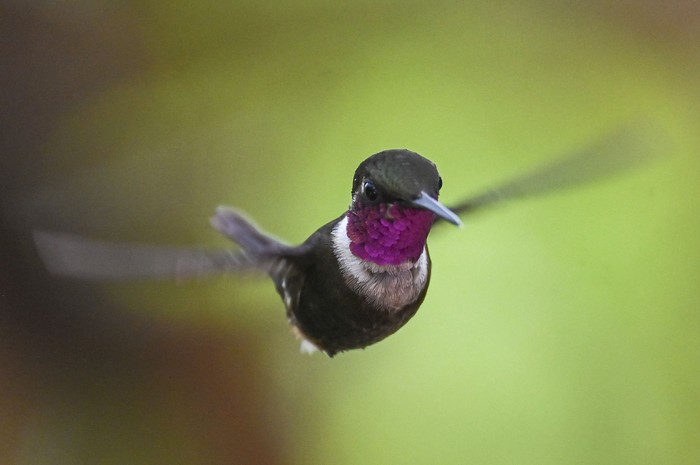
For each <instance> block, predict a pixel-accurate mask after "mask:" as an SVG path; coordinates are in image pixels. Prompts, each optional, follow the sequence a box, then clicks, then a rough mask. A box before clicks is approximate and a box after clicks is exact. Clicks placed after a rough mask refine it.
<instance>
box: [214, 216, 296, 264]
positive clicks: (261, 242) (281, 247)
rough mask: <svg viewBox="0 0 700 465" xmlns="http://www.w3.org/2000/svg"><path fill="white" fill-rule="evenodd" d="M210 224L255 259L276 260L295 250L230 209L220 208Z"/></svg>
mask: <svg viewBox="0 0 700 465" xmlns="http://www.w3.org/2000/svg"><path fill="white" fill-rule="evenodd" d="M210 223H211V225H212V226H213V227H214V229H216V230H217V231H219V232H220V233H221V234H223V235H224V236H226V237H228V238H229V239H231V240H232V241H234V242H235V243H237V244H238V245H239V246H241V248H242V249H243V250H244V251H245V252H246V253H247V254H250V255H252V256H253V257H258V258H275V257H279V256H280V255H283V254H285V253H288V252H290V251H291V250H292V249H293V248H292V247H290V246H289V245H287V244H285V243H284V242H282V241H280V240H279V239H277V238H275V237H273V236H272V235H270V234H268V233H267V232H265V231H263V230H262V229H260V228H259V227H258V226H256V225H255V223H253V221H252V220H250V219H249V218H248V217H246V215H245V214H243V213H242V212H240V211H238V210H236V209H233V208H230V207H223V206H221V207H218V208H217V209H216V214H215V215H214V216H213V217H211V219H210Z"/></svg>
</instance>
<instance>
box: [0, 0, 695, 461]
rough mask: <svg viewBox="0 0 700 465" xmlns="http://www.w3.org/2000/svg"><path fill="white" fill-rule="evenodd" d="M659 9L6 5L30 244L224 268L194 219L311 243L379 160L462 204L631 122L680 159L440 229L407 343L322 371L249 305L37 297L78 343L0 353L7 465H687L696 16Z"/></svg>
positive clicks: (191, 289)
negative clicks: (237, 216) (244, 214)
mask: <svg viewBox="0 0 700 465" xmlns="http://www.w3.org/2000/svg"><path fill="white" fill-rule="evenodd" d="M663 5H664V8H661V7H660V6H659V5H656V4H655V2H651V1H643V2H632V1H626V2H605V1H602V0H601V1H596V2H570V3H565V4H564V3H556V2H549V1H547V0H539V1H537V0H533V1H527V2H522V3H512V2H500V1H498V2H455V1H439V2H431V3H425V2H397V1H389V0H387V1H380V2H362V1H358V2H350V3H346V4H341V3H328V2H321V1H317V0H316V1H313V0H307V1H301V2H287V3H278V2H250V1H249V2H242V1H239V2H225V1H220V0H216V1H214V0H209V1H205V2H185V1H179V0H175V1H170V2H160V1H155V0H151V1H145V2H114V3H110V2H71V3H69V4H66V3H65V2H62V3H61V4H60V5H59V4H54V3H52V2H37V3H36V4H33V5H32V6H29V4H26V5H25V4H23V3H21V2H14V3H12V6H6V7H1V6H0V16H2V17H4V19H3V20H2V21H3V22H2V24H3V26H2V27H3V28H4V30H5V34H6V35H7V36H8V39H14V40H8V41H7V43H8V44H11V48H7V49H5V52H4V53H6V55H7V57H8V58H7V60H8V61H7V62H8V63H9V64H12V66H10V67H8V68H7V70H9V71H8V72H7V74H6V79H8V85H7V86H4V87H5V89H9V90H8V91H7V92H8V94H7V95H6V96H5V98H6V99H7V102H9V103H8V104H7V105H6V106H5V114H4V115H3V118H4V121H5V123H6V124H4V126H5V127H4V129H3V131H4V132H6V134H7V135H8V136H12V137H8V138H7V139H6V140H7V141H8V142H5V144H7V145H6V146H5V150H4V153H6V154H8V156H7V157H5V156H4V155H3V157H5V160H4V161H3V165H2V166H3V168H4V169H3V173H4V174H3V175H2V182H3V184H4V188H3V189H4V190H3V204H2V206H3V215H4V219H5V221H6V222H7V223H10V222H12V224H15V225H16V227H15V228H16V230H17V231H19V232H18V233H17V234H18V235H20V236H21V235H22V234H23V232H22V231H24V233H26V231H27V230H29V229H30V228H32V227H44V228H52V229H60V230H66V231H70V232H76V233H80V234H85V235H90V236H94V237H101V238H104V239H110V240H118V241H141V242H166V243H176V244H194V243H201V244H208V245H225V244H226V242H225V240H224V239H223V238H220V237H217V235H216V234H215V233H214V232H213V231H212V230H211V228H209V226H208V223H207V218H208V216H209V215H210V214H211V213H212V212H213V210H214V208H215V207H216V206H217V205H219V204H231V205H235V206H238V207H240V208H243V209H244V210H246V211H248V212H250V214H251V215H252V216H253V217H254V218H255V219H256V220H257V221H258V222H259V224H260V225H262V226H263V227H264V228H266V229H268V230H270V231H273V232H275V233H277V234H279V235H280V236H281V237H283V238H285V239H288V240H289V241H290V242H299V241H302V240H304V239H305V238H306V237H307V236H308V235H309V234H310V233H311V232H313V230H314V229H315V228H317V227H319V226H321V225H322V224H324V223H325V222H327V221H329V220H331V219H332V218H335V217H336V216H338V215H339V214H340V213H342V211H343V210H344V209H345V208H346V207H347V205H348V203H349V201H350V196H349V192H350V187H351V177H352V173H353V171H354V169H355V167H356V165H357V164H358V163H359V162H360V161H361V160H363V159H364V158H365V157H366V156H368V155H370V154H372V153H375V152H377V151H380V150H383V149H386V148H393V147H407V148H410V149H412V150H416V151H418V152H420V153H422V154H423V155H425V156H427V157H428V158H430V159H432V160H433V161H435V162H436V163H437V165H438V167H439V168H440V170H441V173H442V176H443V178H444V180H445V187H444V188H443V197H442V198H443V200H444V201H445V202H446V203H447V204H450V203H451V202H454V201H457V200H458V199H460V198H462V197H463V196H464V195H466V194H468V193H471V192H474V191H477V190H478V189H480V188H483V187H486V186H488V185H489V183H491V182H494V181H498V180H500V179H502V178H504V177H506V176H507V175H510V174H513V173H517V172H519V171H521V170H524V169H528V168H530V167H531V166H533V165H536V164H538V163H542V162H544V161H546V160H548V159H549V158H551V157H553V156H556V155H557V154H559V153H561V152H564V151H567V150H573V149H575V148H576V147H579V146H581V145H583V144H585V143H587V142H588V141H590V140H592V139H595V138H596V137H597V136H599V135H600V134H603V133H606V132H608V131H609V130H610V129H612V128H615V127H617V126H619V125H622V124H625V123H627V122H629V121H631V120H635V119H636V118H639V117H644V118H648V119H651V120H653V121H654V122H656V123H657V124H658V125H660V126H661V127H662V128H663V130H664V131H665V132H667V133H668V135H669V138H670V139H672V141H673V144H672V146H671V147H670V148H669V150H668V153H664V154H662V155H663V156H664V157H663V158H664V159H663V160H661V161H660V162H658V163H657V164H655V165H654V166H652V167H649V169H646V170H643V171H640V172H636V173H634V174H632V175H629V176H626V177H624V178H620V179H616V180H614V181H612V182H609V183H605V184H602V185H599V186H591V187H586V188H582V189H580V190H577V191H575V192H567V193H562V194H560V195H555V196H550V197H547V198H543V199H537V200H527V201H524V202H521V203H519V204H517V205H513V206H507V207H505V208H500V209H497V210H496V211H494V212H489V213H485V214H481V215H478V216H475V217H474V218H470V219H468V220H467V226H466V228H465V229H463V230H453V229H447V228H445V229H444V230H440V231H436V232H435V234H433V235H432V236H431V238H430V246H431V254H432V257H433V263H434V271H433V277H432V284H431V289H430V292H429V293H428V298H427V300H426V302H425V303H424V305H423V307H422V309H421V311H420V312H419V313H418V315H417V316H416V318H415V319H414V320H413V321H412V322H411V323H410V324H409V325H408V326H407V327H406V328H404V329H403V330H401V331H400V332H399V333H397V334H396V335H394V336H392V337H391V338H389V339H388V340H386V341H384V342H382V343H380V344H378V345H376V346H373V347H370V348H368V349H366V350H364V351H355V352H352V353H347V354H341V355H339V356H337V357H336V358H335V359H333V360H329V359H327V358H324V356H321V355H316V356H314V357H311V358H309V357H306V356H300V355H299V354H298V349H297V343H296V342H295V341H294V339H293V337H292V336H291V335H290V334H289V331H288V329H287V325H286V322H285V318H284V313H283V305H282V303H281V302H280V301H279V298H278V297H277V295H276V294H275V292H274V289H273V287H272V286H271V285H270V283H269V282H268V281H266V280H264V279H261V280H257V279H251V277H245V278H242V279H239V278H237V277H222V278H219V279H215V280H213V281H209V282H193V283H136V284H134V283H131V284H124V283H121V284H110V285H103V286H95V285H88V284H81V283H68V282H65V281H60V280H51V281H49V280H48V278H46V277H45V276H42V275H41V272H40V271H37V272H36V273H38V276H39V278H37V281H38V282H41V283H42V284H41V286H44V287H42V288H41V289H44V290H47V297H46V298H45V299H44V300H41V301H39V302H38V303H37V302H36V301H35V303H36V304H37V305H43V306H44V307H45V309H44V310H43V311H46V312H49V311H52V310H51V309H57V308H61V309H62V310H61V312H62V313H60V315H61V316H59V317H56V318H55V319H52V320H51V321H62V322H64V321H67V320H70V321H71V325H73V326H68V328H69V329H68V330H65V331H63V332H59V336H58V339H57V340H56V341H54V342H53V343H46V345H44V343H43V342H42V343H41V344H38V345H36V344H35V343H36V340H35V339H32V337H34V336H31V337H30V336H27V334H36V331H37V330H36V328H35V327H34V326H32V325H33V324H35V322H34V320H31V321H29V323H27V321H25V320H22V321H24V323H23V324H24V325H25V326H23V328H25V330H24V331H26V332H22V331H19V330H18V331H15V332H14V334H11V335H10V336H8V337H7V338H5V340H6V343H3V346H2V347H5V346H7V349H6V350H4V352H3V356H2V358H1V360H0V361H2V362H3V363H2V364H1V365H0V367H4V368H2V369H3V370H4V371H5V373H6V374H7V376H5V375H3V377H4V378H6V381H4V382H3V383H4V384H2V385H1V386H0V389H2V392H4V393H5V398H6V399H7V400H5V401H3V403H0V408H2V409H3V410H4V412H5V413H6V415H5V416H6V419H5V420H2V416H1V415H2V413H0V421H2V425H0V428H1V430H2V431H1V432H2V433H3V437H11V438H14V439H13V441H12V445H8V446H6V448H5V449H2V450H0V453H3V454H4V455H3V458H4V459H3V460H2V462H3V463H18V464H41V463H51V464H62V463H65V464H74V463H115V464H117V463H133V464H136V463H144V464H145V463H154V464H155V463H171V464H176V463H183V464H184V463H188V464H195V463H207V464H211V463H293V464H311V463H334V464H345V463H347V464H354V463H376V464H386V463H416V464H425V463H441V464H452V463H454V464H457V463H488V464H510V463H518V464H530V463H531V464H538V465H544V464H561V463H567V464H616V465H619V464H658V463H674V464H695V463H698V462H700V442H698V437H700V397H699V396H698V392H700V369H699V368H698V367H699V365H698V360H700V342H698V341H700V338H699V337H698V334H699V331H700V313H699V310H700V295H699V291H698V282H700V268H699V267H698V263H700V237H699V236H698V229H699V228H698V227H699V226H700V215H698V211H699V210H698V200H697V199H698V198H699V196H700V183H698V173H699V172H700V159H699V158H698V153H699V151H700V137H699V136H700V131H699V127H698V121H700V111H699V110H698V109H699V108H700V105H699V104H700V87H699V86H698V82H699V81H698V78H699V77H700V45H698V44H700V41H698V40H697V39H698V37H697V36H698V28H699V27H700V9H698V8H695V7H693V6H692V5H693V3H692V2H680V1H679V2H666V3H663ZM7 50H10V51H9V52H8V51H7ZM10 91H12V92H15V94H12V95H18V96H19V97H11V96H10V93H9V92H10ZM12 143H15V145H12ZM27 154H31V157H30V158H22V157H24V156H25V155H27ZM12 155H14V156H12ZM26 160H30V161H26ZM8 270H9V268H8ZM7 275H8V276H10V277H11V276H12V272H11V271H8V272H7ZM8 282H11V280H10V279H9V278H8ZM0 284H1V283H0ZM37 285H38V284H37ZM7 289H10V290H11V288H10V287H8V288H7ZM35 294H36V293H35ZM41 294H42V295H43V293H41ZM2 295H3V298H4V296H5V294H2ZM11 304H12V302H10V300H7V301H5V303H4V306H9V305H11ZM4 306H3V308H5V307H4ZM44 307H42V308H44ZM39 315H42V314H41V313H39ZM41 318H44V317H43V316H42V317H41ZM61 324H63V323H61ZM26 325H29V326H28V328H29V329H28V330H26V328H27V326H26ZM75 327H79V328H80V331H79V332H80V334H81V336H80V337H81V338H82V339H80V340H81V342H80V344H78V343H76V342H75V339H76V337H75V335H74V333H72V332H71V331H74V330H75ZM7 328H9V329H8V330H6V331H5V333H8V334H10V333H12V331H11V330H12V328H14V327H13V326H9V327H7ZM41 334H43V333H41ZM37 339H43V336H42V337H38V338H37ZM52 344H53V345H52ZM65 346H70V347H73V346H75V348H74V350H67V351H65V352H63V351H62V349H57V348H63V347H65ZM18 347H19V348H18ZM21 347H31V349H21ZM27 354H30V355H27ZM3 451H4V452H3Z"/></svg>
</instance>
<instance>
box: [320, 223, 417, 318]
mask: <svg viewBox="0 0 700 465" xmlns="http://www.w3.org/2000/svg"><path fill="white" fill-rule="evenodd" d="M332 243H333V251H334V253H335V256H336V259H337V260H338V264H339V266H340V270H341V273H342V275H343V279H344V280H345V284H346V285H347V286H348V287H350V288H351V289H352V290H353V291H354V292H355V293H357V294H358V295H360V296H361V297H362V298H364V299H365V300H367V301H368V302H369V303H370V304H371V305H373V306H374V307H376V308H377V309H379V310H384V311H390V312H391V311H399V310H401V309H402V308H404V307H406V306H407V305H410V304H412V303H414V302H415V301H416V300H417V299H418V298H419V297H420V296H421V294H422V293H423V291H424V290H425V287H426V286H427V284H428V278H429V274H430V260H429V257H428V251H427V248H426V246H425V239H423V242H422V250H421V253H420V255H419V256H418V258H417V259H416V260H415V261H414V260H405V261H404V262H403V263H400V264H396V265H392V264H378V263H375V262H373V261H370V260H365V259H363V258H362V257H359V256H357V255H356V254H355V253H354V252H353V247H352V240H351V239H350V236H349V234H348V216H345V217H344V218H343V219H342V220H341V221H340V222H339V223H338V224H337V225H336V226H335V228H334V229H333V231H332Z"/></svg>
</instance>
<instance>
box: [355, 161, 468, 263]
mask: <svg viewBox="0 0 700 465" xmlns="http://www.w3.org/2000/svg"><path fill="white" fill-rule="evenodd" d="M441 187H442V178H440V174H439V173H438V171H437V168H436V167H435V164H434V163H433V162H431V161H430V160H428V159H427V158H424V157H422V156H420V155H418V154H417V153H415V152H411V151H409V150H398V149H395V150H385V151H383V152H379V153H377V154H374V155H372V156H371V157H369V158H368V159H367V160H365V161H363V162H362V163H361V164H360V166H359V167H358V168H357V170H356V171H355V176H354V178H353V185H352V206H351V207H350V211H349V212H348V223H347V234H348V238H349V239H350V250H351V251H352V253H353V254H354V255H355V256H357V257H359V258H361V259H363V260H367V261H370V262H373V263H375V264H377V265H380V266H385V265H400V264H403V263H407V262H409V263H415V262H416V261H417V260H418V259H419V258H420V256H421V254H422V253H423V250H424V248H425V243H426V240H427V237H428V233H429V232H430V228H431V227H432V225H433V223H434V222H435V219H436V218H437V217H440V218H443V219H445V220H446V221H449V222H450V223H452V224H455V225H461V224H462V222H461V221H460V219H459V217H458V216H457V215H456V214H455V213H453V212H452V211H450V210H449V209H448V208H447V207H445V206H444V205H442V204H441V203H440V202H438V196H439V193H440V188H441Z"/></svg>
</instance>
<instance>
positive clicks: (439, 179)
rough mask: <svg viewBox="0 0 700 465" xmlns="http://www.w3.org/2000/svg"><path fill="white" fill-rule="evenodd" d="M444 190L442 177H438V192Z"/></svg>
mask: <svg viewBox="0 0 700 465" xmlns="http://www.w3.org/2000/svg"><path fill="white" fill-rule="evenodd" d="M440 189H442V176H438V191H440Z"/></svg>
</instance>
